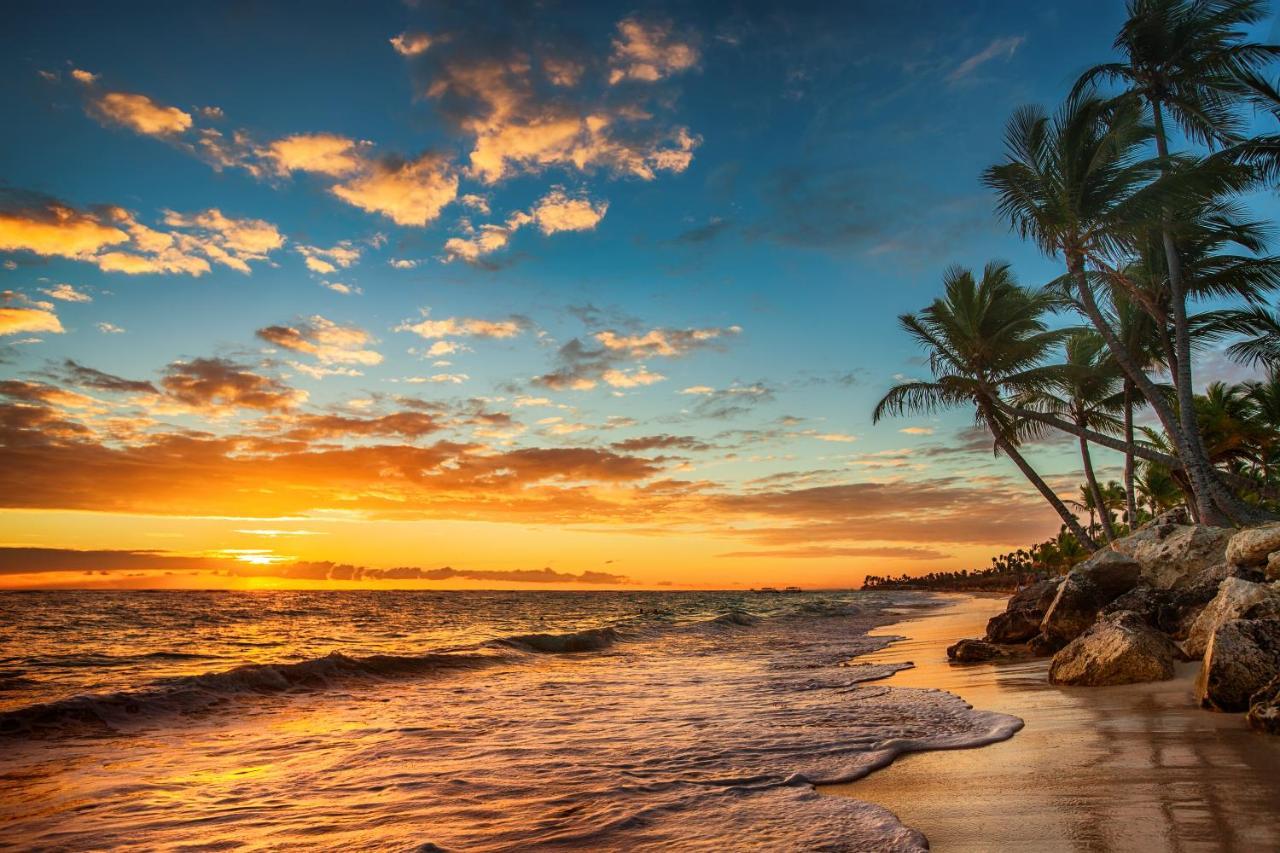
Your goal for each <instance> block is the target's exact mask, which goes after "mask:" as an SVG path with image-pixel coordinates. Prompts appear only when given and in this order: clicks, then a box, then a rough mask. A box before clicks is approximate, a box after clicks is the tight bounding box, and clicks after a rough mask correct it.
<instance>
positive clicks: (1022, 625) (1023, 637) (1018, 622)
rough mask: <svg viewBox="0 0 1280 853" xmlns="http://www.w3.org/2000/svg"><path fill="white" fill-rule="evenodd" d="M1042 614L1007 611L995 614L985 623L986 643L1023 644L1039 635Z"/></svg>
mask: <svg viewBox="0 0 1280 853" xmlns="http://www.w3.org/2000/svg"><path fill="white" fill-rule="evenodd" d="M1042 619H1044V613H1043V612H1037V611H1035V610H1009V611H1006V612H1004V613H997V614H996V615H995V616H992V617H991V619H989V620H988V621H987V641H988V642H991V643H1003V644H1006V645H1007V644H1010V643H1025V642H1026V641H1027V640H1030V639H1031V638H1032V637H1034V636H1035V635H1036V634H1039V633H1040V621H1041V620H1042Z"/></svg>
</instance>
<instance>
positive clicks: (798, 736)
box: [0, 591, 1019, 851]
mask: <svg viewBox="0 0 1280 853" xmlns="http://www.w3.org/2000/svg"><path fill="white" fill-rule="evenodd" d="M937 603H938V602H937V601H936V600H934V599H931V598H930V597H928V596H926V595H923V594H913V593H904V592H897V593H890V592H880V593H877V592H848V593H800V594H785V595H784V594H776V595H775V594H750V593H730V592H722V593H718V592H455V591H449V592H421V591H411V592H410V591H357V592H266V591H262V592H136V591H129V592H100V591H58V592H21V593H3V594H0V750H3V755H4V756H5V757H4V761H3V765H2V769H0V773H2V776H0V848H3V849H23V850H54V849H57V850H63V849H75V850H79V849H107V848H112V849H130V848H132V849H201V850H208V849H216V850H231V849H246V850H255V849H289V850H298V849H316V850H325V849H339V848H341V849H348V850H350V849H357V850H365V849H368V850H419V851H438V850H450V851H454V850H456V851H496V850H531V849H533V850H538V849H544V850H562V849H563V850H628V851H637V850H673V849H680V850H717V851H721V850H770V851H783V850H916V849H921V848H922V847H923V843H924V842H923V838H922V837H921V836H920V835H919V834H918V833H916V832H915V831H914V830H911V829H910V828H908V827H906V826H903V825H902V824H901V823H899V822H898V821H897V820H896V819H895V818H894V817H893V815H892V814H890V813H889V812H887V811H885V810H884V809H881V808H880V807H878V806H875V805H873V804H870V803H860V802H858V801H856V800H850V799H847V798H843V797H828V796H822V795H819V794H818V793H817V792H816V791H815V790H814V785H815V784H820V783H830V782H839V781H848V780H852V779H856V778H858V777H860V776H862V775H865V774H866V773H868V772H870V771H871V770H873V769H875V768H878V767H881V766H884V765H885V764H887V763H889V762H891V761H892V760H893V759H894V758H895V757H896V756H898V755H900V754H902V753H904V752H907V751H911V750H925V749H944V748H956V747H964V746H976V745H980V744H983V743H989V742H992V741H995V740H1000V739H1003V738H1005V737H1008V736H1009V735H1010V734H1011V733H1012V732H1013V731H1014V730H1015V729H1016V728H1017V726H1018V725H1019V721H1018V720H1017V718H1014V717H1009V716H1005V715H1002V714H996V713H992V712H984V711H977V710H974V709H972V708H970V707H969V706H968V705H967V704H965V703H964V702H963V701H962V700H960V699H958V698H957V697H955V696H953V695H951V694H949V693H945V692H941V691H936V690H926V689H918V688H915V689H913V688H898V687H893V686H892V685H891V683H884V680H885V679H886V678H887V677H888V676H890V675H892V674H893V673H894V672H896V671H898V670H899V669H901V668H904V667H907V666H910V664H909V662H906V661H903V662H901V663H898V664H892V663H879V664H867V663H859V662H858V656H859V655H862V654H865V653H867V652H870V651H874V650H878V649H881V648H884V647H885V646H886V645H887V644H889V643H890V642H891V641H892V640H893V635H892V632H891V629H890V631H889V632H880V633H872V632H873V631H875V629H877V628H880V627H883V626H885V625H887V624H890V623H891V622H892V621H893V620H894V619H895V618H897V617H898V616H899V615H901V614H902V613H904V612H914V613H917V614H918V613H919V612H920V611H921V610H922V609H925V608H929V607H933V606H936V605H937Z"/></svg>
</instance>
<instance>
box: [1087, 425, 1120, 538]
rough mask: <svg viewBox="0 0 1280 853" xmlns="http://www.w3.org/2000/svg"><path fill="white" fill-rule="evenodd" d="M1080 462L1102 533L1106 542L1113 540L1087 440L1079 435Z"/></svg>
mask: <svg viewBox="0 0 1280 853" xmlns="http://www.w3.org/2000/svg"><path fill="white" fill-rule="evenodd" d="M1080 462H1081V463H1082V464H1083V465H1084V479H1085V482H1087V483H1088V484H1089V494H1091V495H1092V496H1093V505H1094V506H1096V507H1097V508H1098V522H1099V526H1100V527H1101V528H1102V535H1103V536H1105V537H1106V539H1107V542H1109V543H1110V542H1114V541H1116V532H1115V530H1114V529H1113V528H1112V527H1111V513H1110V512H1109V511H1108V510H1107V504H1106V501H1105V500H1103V498H1102V488H1101V487H1100V486H1099V485H1098V478H1097V476H1096V475H1095V474H1094V472H1093V459H1092V457H1090V455H1089V442H1088V440H1087V439H1085V438H1084V436H1081V437H1080Z"/></svg>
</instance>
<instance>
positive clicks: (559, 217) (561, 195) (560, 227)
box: [531, 187, 609, 234]
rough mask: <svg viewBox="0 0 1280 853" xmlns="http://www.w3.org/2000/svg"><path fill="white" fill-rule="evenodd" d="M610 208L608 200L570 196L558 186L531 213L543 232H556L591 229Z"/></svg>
mask: <svg viewBox="0 0 1280 853" xmlns="http://www.w3.org/2000/svg"><path fill="white" fill-rule="evenodd" d="M608 210H609V203H608V202H607V201H601V202H592V201H591V200H590V199H587V198H570V197H569V196H567V195H566V194H565V192H564V190H563V189H561V188H560V187H556V188H555V189H553V190H552V191H551V192H550V193H548V194H547V195H546V196H544V197H543V198H542V199H540V200H539V201H538V203H537V204H536V205H534V207H533V210H532V211H531V215H532V217H533V221H534V222H536V223H537V224H538V229H539V230H540V231H542V233H543V234H555V233H556V232H559V231H590V230H592V229H594V228H595V227H596V226H597V225H599V224H600V220H601V219H604V215H605V213H606V212H607V211H608Z"/></svg>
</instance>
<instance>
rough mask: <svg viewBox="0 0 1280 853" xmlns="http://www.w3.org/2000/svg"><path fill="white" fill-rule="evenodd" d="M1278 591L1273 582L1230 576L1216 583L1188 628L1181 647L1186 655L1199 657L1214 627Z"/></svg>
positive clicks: (1241, 613) (1238, 616)
mask: <svg viewBox="0 0 1280 853" xmlns="http://www.w3.org/2000/svg"><path fill="white" fill-rule="evenodd" d="M1278 594H1280V587H1277V586H1276V585H1274V584H1260V583H1253V582H1251V581H1247V580H1242V579H1241V578H1237V577H1229V578H1227V579H1226V580H1224V581H1222V583H1221V584H1220V585H1219V586H1218V592H1217V594H1216V595H1215V596H1214V598H1213V600H1212V601H1210V602H1209V603H1208V604H1207V605H1205V608H1204V609H1203V610H1202V611H1200V615H1199V616H1197V617H1196V619H1195V622H1194V623H1192V625H1191V628H1190V630H1189V631H1188V632H1187V639H1186V642H1184V643H1183V644H1182V649H1183V651H1185V652H1186V653H1187V655H1188V656H1189V657H1192V658H1198V657H1201V656H1202V655H1203V654H1204V653H1205V649H1206V648H1207V647H1208V645H1209V641H1210V638H1212V637H1213V633H1214V631H1216V630H1217V629H1218V626H1220V625H1222V624H1223V623H1224V622H1228V621H1230V620H1232V619H1238V618H1240V617H1241V616H1243V615H1244V613H1245V611H1246V610H1248V609H1249V608H1250V607H1252V606H1253V605H1255V604H1257V603H1258V602H1260V601H1262V600H1263V599H1264V598H1267V597H1268V596H1273V595H1278Z"/></svg>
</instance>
